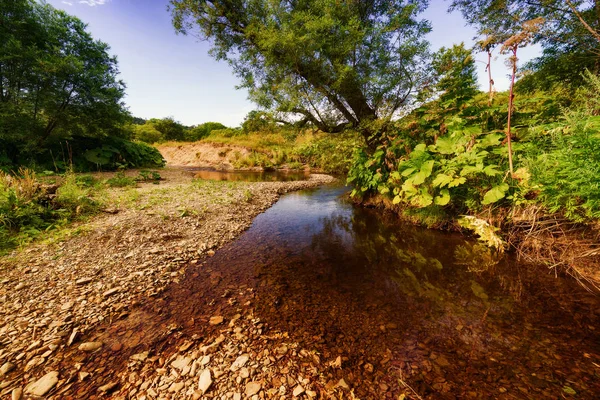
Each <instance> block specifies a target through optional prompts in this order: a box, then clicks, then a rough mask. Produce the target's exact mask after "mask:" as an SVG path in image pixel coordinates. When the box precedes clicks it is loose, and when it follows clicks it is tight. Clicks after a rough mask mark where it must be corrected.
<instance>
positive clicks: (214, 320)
mask: <svg viewBox="0 0 600 400" xmlns="http://www.w3.org/2000/svg"><path fill="white" fill-rule="evenodd" d="M208 323H209V324H211V325H219V324H221V323H223V317H222V316H220V315H216V316H214V317H210V320H209V321H208Z"/></svg>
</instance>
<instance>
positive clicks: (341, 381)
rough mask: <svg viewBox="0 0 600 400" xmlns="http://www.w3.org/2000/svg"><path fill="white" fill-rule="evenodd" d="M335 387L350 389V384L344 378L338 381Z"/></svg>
mask: <svg viewBox="0 0 600 400" xmlns="http://www.w3.org/2000/svg"><path fill="white" fill-rule="evenodd" d="M335 387H341V388H342V389H348V390H349V389H350V386H348V384H347V383H346V381H345V380H344V378H342V379H340V380H339V381H338V383H337V385H335Z"/></svg>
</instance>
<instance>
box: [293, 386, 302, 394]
mask: <svg viewBox="0 0 600 400" xmlns="http://www.w3.org/2000/svg"><path fill="white" fill-rule="evenodd" d="M302 393H304V388H303V387H302V386H300V385H298V386H296V387H295V388H294V392H293V393H292V394H293V395H294V397H298V396H300V395H301V394H302Z"/></svg>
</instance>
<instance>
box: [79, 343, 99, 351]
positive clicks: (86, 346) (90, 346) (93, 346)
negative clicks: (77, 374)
mask: <svg viewBox="0 0 600 400" xmlns="http://www.w3.org/2000/svg"><path fill="white" fill-rule="evenodd" d="M100 347H102V342H85V343H81V344H80V345H79V350H81V351H96V350H98V349H99V348H100Z"/></svg>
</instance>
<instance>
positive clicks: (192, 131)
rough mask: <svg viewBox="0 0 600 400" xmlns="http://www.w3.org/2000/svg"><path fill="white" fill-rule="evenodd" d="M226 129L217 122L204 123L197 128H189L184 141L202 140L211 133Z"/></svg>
mask: <svg viewBox="0 0 600 400" xmlns="http://www.w3.org/2000/svg"><path fill="white" fill-rule="evenodd" d="M221 129H228V128H227V127H226V126H225V125H223V124H221V123H219V122H205V123H203V124H200V125H198V126H195V127H192V128H189V129H188V130H187V131H186V132H185V140H188V141H191V142H194V141H197V140H200V139H204V138H206V137H207V136H209V135H210V134H211V132H212V131H215V130H221Z"/></svg>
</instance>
